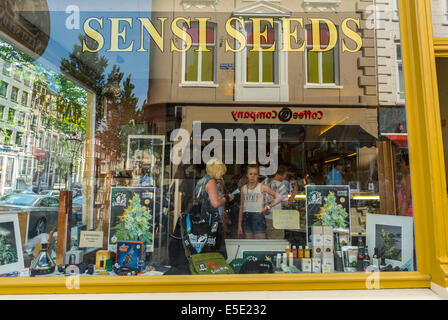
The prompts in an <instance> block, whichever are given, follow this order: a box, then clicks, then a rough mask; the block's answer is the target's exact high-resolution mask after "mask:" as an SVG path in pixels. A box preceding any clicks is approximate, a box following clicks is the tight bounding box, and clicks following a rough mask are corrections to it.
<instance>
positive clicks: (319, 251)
mask: <svg viewBox="0 0 448 320" xmlns="http://www.w3.org/2000/svg"><path fill="white" fill-rule="evenodd" d="M322 254H323V248H322V247H313V258H318V259H321V258H322Z"/></svg>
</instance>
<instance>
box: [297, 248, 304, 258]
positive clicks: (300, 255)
mask: <svg viewBox="0 0 448 320" xmlns="http://www.w3.org/2000/svg"><path fill="white" fill-rule="evenodd" d="M297 258H298V259H303V247H302V246H299V249H298V250H297Z"/></svg>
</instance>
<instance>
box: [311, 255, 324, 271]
mask: <svg viewBox="0 0 448 320" xmlns="http://www.w3.org/2000/svg"><path fill="white" fill-rule="evenodd" d="M311 263H312V272H314V273H320V272H321V271H322V260H321V259H320V258H313V259H311Z"/></svg>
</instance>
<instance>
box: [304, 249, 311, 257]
mask: <svg viewBox="0 0 448 320" xmlns="http://www.w3.org/2000/svg"><path fill="white" fill-rule="evenodd" d="M303 256H304V258H311V250H310V248H308V246H305V251H304V252H303Z"/></svg>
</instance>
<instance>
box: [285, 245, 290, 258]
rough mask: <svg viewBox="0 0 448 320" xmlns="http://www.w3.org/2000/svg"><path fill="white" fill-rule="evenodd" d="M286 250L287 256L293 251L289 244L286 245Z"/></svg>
mask: <svg viewBox="0 0 448 320" xmlns="http://www.w3.org/2000/svg"><path fill="white" fill-rule="evenodd" d="M285 252H286V256H287V257H289V254H290V253H291V247H290V245H289V244H288V245H287V246H286V248H285Z"/></svg>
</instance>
